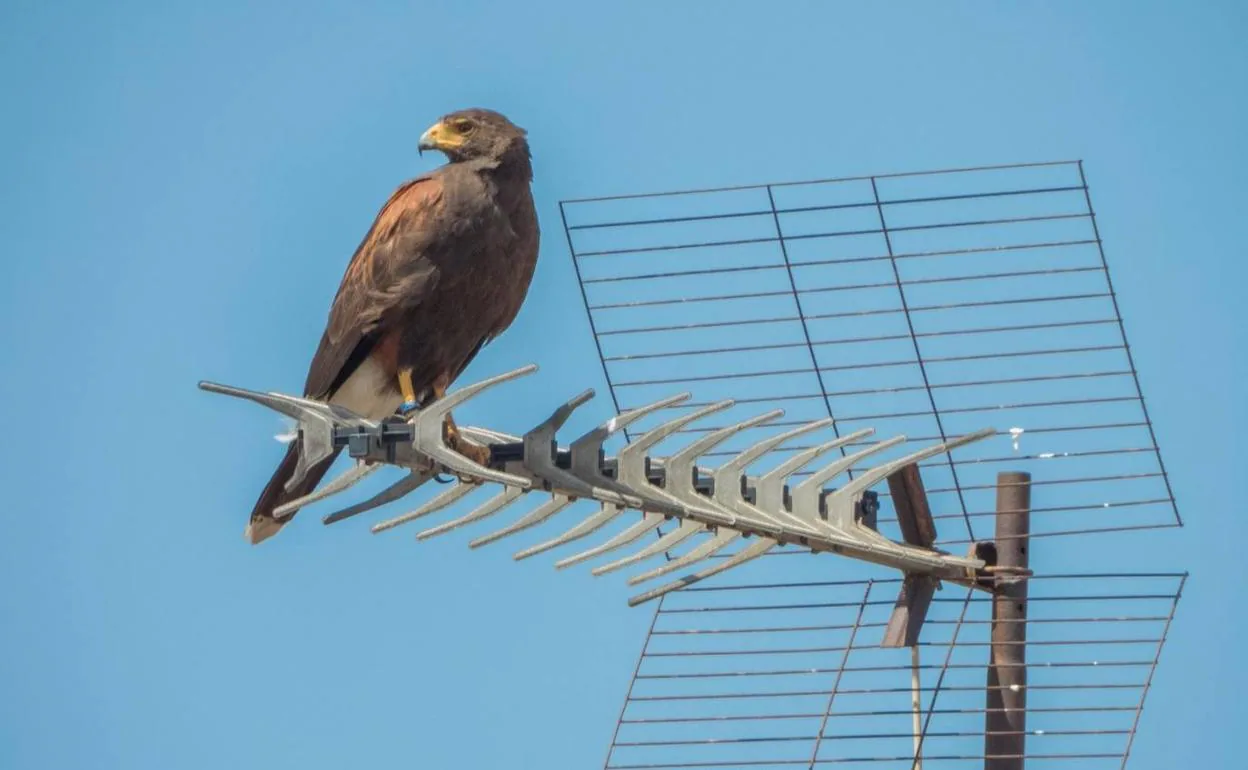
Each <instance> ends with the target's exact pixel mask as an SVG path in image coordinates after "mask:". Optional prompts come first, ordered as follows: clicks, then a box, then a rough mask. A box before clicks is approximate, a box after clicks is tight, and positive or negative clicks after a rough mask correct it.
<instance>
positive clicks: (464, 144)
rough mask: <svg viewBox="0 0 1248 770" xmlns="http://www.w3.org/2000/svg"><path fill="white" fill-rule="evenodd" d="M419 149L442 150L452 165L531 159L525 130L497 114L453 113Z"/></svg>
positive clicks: (425, 136)
mask: <svg viewBox="0 0 1248 770" xmlns="http://www.w3.org/2000/svg"><path fill="white" fill-rule="evenodd" d="M417 149H418V150H419V151H420V152H421V153H423V152H424V151H425V150H439V151H441V152H442V153H443V154H444V155H446V157H447V158H448V159H449V160H450V161H451V162H452V163H454V162H458V161H465V160H474V159H477V158H483V159H486V160H494V161H502V160H505V159H506V158H507V157H508V156H514V155H519V156H520V157H523V158H526V159H527V158H528V156H529V144H528V141H527V140H526V139H525V131H524V129H523V128H520V127H519V126H517V125H515V124H514V123H512V122H511V121H510V120H508V119H507V118H505V117H503V116H502V115H500V114H499V113H497V112H494V111H492V110H485V109H477V108H474V109H467V110H459V111H457V112H452V113H450V114H449V115H446V116H444V117H442V119H441V120H439V121H438V122H437V123H434V124H433V125H432V126H430V128H429V130H428V131H426V132H425V133H424V134H422V135H421V137H420V143H419V144H418V145H417Z"/></svg>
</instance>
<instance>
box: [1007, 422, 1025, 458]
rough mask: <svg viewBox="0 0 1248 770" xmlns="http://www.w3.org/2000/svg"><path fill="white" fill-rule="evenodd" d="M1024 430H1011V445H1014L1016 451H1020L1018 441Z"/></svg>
mask: <svg viewBox="0 0 1248 770" xmlns="http://www.w3.org/2000/svg"><path fill="white" fill-rule="evenodd" d="M1023 431H1024V429H1023V428H1010V443H1012V444H1013V445H1014V451H1015V452H1017V451H1018V439H1019V438H1021V437H1022V435H1023Z"/></svg>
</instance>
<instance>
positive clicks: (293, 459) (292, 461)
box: [243, 442, 338, 545]
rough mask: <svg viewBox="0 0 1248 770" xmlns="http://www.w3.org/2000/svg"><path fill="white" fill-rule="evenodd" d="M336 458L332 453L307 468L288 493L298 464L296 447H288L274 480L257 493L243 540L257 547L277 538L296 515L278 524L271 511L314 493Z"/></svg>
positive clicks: (283, 519) (288, 515) (296, 443)
mask: <svg viewBox="0 0 1248 770" xmlns="http://www.w3.org/2000/svg"><path fill="white" fill-rule="evenodd" d="M337 457H338V452H334V454H333V455H331V456H330V457H327V458H325V460H323V461H321V462H320V463H317V464H316V465H314V466H312V467H311V468H308V473H307V475H306V476H304V478H303V481H301V482H299V483H298V484H296V485H295V488H294V489H292V490H290V491H287V490H286V482H287V481H289V480H290V478H291V477H292V476H294V475H295V465H296V464H297V463H298V462H299V443H298V442H293V443H291V444H290V445H289V446H287V447H286V456H285V457H283V458H282V462H281V464H280V465H278V466H277V470H276V471H274V472H273V478H271V479H269V483H268V484H266V485H265V487H264V491H263V492H261V493H260V499H259V500H257V501H256V507H255V508H253V509H252V511H251V519H250V520H249V521H248V522H247V528H246V529H245V530H244V531H243V535H244V537H246V538H247V540H248V541H249V542H250V543H251V544H252V545H256V544H257V543H261V542H264V541H265V540H268V539H269V538H270V537H273V536H274V535H276V534H277V532H278V530H280V529H281V528H282V527H283V526H284V525H285V524H286V523H287V522H289V521H290V520H291V519H292V518H293V517H294V515H295V514H294V513H290V514H287V515H286V516H283V517H282V518H281V519H280V520H279V519H277V518H276V517H275V516H274V515H273V509H274V508H277V507H278V506H279V505H282V504H283V503H285V502H287V501H289V500H294V499H296V498H299V497H303V496H304V495H306V494H309V493H310V492H312V490H314V489H316V485H317V484H319V483H320V481H321V479H322V478H324V476H325V473H326V472H327V471H329V466H331V465H333V464H334V460H335V459H336V458H337Z"/></svg>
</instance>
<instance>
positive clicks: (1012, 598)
mask: <svg viewBox="0 0 1248 770" xmlns="http://www.w3.org/2000/svg"><path fill="white" fill-rule="evenodd" d="M1030 532H1031V474H1030V473H1024V472H1020V471H1007V472H1005V473H1000V474H998V475H997V533H996V548H997V569H998V570H999V572H998V574H997V576H996V581H995V583H996V595H995V596H994V597H993V601H992V648H991V649H992V653H991V655H992V657H991V660H989V662H988V693H987V694H988V699H987V711H986V713H985V725H984V770H1023V766H1024V755H1025V753H1026V752H1025V749H1026V737H1027V667H1026V663H1027V578H1026V577H1024V576H1022V575H1018V574H1011V571H1012V570H1022V571H1025V570H1026V569H1027V564H1028V552H1027V549H1028V535H1029V534H1030Z"/></svg>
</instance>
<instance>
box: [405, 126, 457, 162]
mask: <svg viewBox="0 0 1248 770" xmlns="http://www.w3.org/2000/svg"><path fill="white" fill-rule="evenodd" d="M463 143H464V137H463V136H462V135H461V134H460V133H459V132H457V131H456V130H455V129H453V128H451V127H450V126H448V125H447V124H445V123H442V122H438V123H434V124H433V125H432V126H430V127H429V130H428V131H426V132H425V133H423V134H421V135H420V142H419V143H418V144H417V145H416V151H417V152H418V153H420V154H422V155H423V154H424V152H425V150H443V151H445V150H453V149H455V148H456V147H459V146H460V145H462V144H463Z"/></svg>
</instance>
